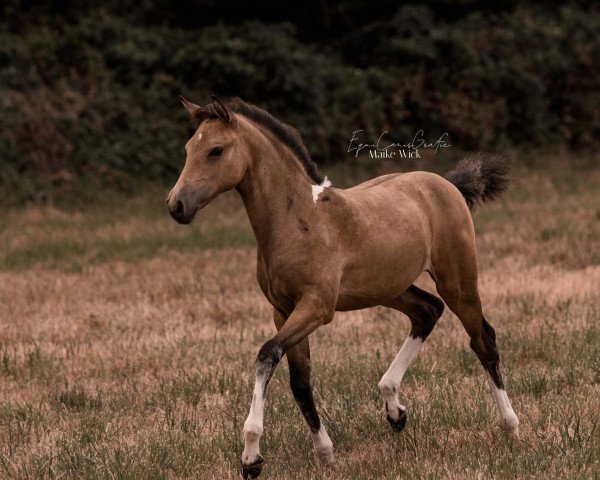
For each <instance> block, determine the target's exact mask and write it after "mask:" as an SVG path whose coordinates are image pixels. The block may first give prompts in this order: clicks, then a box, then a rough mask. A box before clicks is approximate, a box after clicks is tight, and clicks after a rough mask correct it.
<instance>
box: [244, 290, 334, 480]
mask: <svg viewBox="0 0 600 480" xmlns="http://www.w3.org/2000/svg"><path fill="white" fill-rule="evenodd" d="M333 311H334V310H333V307H328V306H327V305H325V304H324V303H323V301H322V299H321V298H320V297H319V296H318V295H314V294H312V295H311V294H309V293H305V294H304V296H303V297H302V299H301V300H300V302H299V303H298V304H297V305H296V308H295V309H294V311H293V312H292V314H291V315H290V317H289V318H288V319H287V320H286V321H285V323H284V324H283V325H282V327H281V328H280V329H279V331H278V332H277V334H276V335H275V336H274V337H273V338H272V339H271V340H269V341H267V342H266V343H265V344H264V345H263V346H262V347H261V349H260V351H259V353H258V357H257V358H256V377H255V382H254V393H253V395H252V404H251V405H250V412H249V414H248V417H247V418H246V421H245V422H244V451H243V452H242V476H243V477H244V478H255V477H257V476H258V475H259V474H260V472H261V470H262V464H263V458H262V456H261V455H260V449H259V443H260V437H261V436H262V432H263V412H264V401H265V395H266V391H267V385H268V384H269V381H270V380H271V377H272V376H273V372H274V371H275V368H276V367H277V365H278V364H279V361H280V360H281V357H282V356H283V355H284V354H285V353H287V352H289V351H290V350H291V349H292V348H293V347H295V346H296V345H298V344H299V343H301V342H302V341H303V340H304V339H306V337H308V335H310V334H311V333H312V332H314V331H315V330H316V329H317V328H318V327H319V326H321V325H323V324H325V323H328V322H330V321H331V319H332V318H333Z"/></svg>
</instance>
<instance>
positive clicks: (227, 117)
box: [212, 95, 233, 125]
mask: <svg viewBox="0 0 600 480" xmlns="http://www.w3.org/2000/svg"><path fill="white" fill-rule="evenodd" d="M212 101H213V103H212V104H213V108H214V109H215V113H216V114H217V116H218V117H219V118H220V119H221V120H222V121H223V123H224V124H225V125H229V124H230V123H231V121H232V120H233V114H232V113H231V110H229V108H227V107H226V106H225V104H224V103H223V102H222V101H221V100H219V99H218V98H217V97H216V96H214V95H213V96H212Z"/></svg>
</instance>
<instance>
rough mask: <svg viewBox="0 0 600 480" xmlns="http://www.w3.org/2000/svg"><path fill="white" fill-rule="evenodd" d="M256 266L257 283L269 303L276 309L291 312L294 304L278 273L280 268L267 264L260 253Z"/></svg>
mask: <svg viewBox="0 0 600 480" xmlns="http://www.w3.org/2000/svg"><path fill="white" fill-rule="evenodd" d="M256 266H257V271H256V277H257V280H258V284H259V286H260V288H261V290H262V292H263V294H264V296H265V297H266V298H267V300H268V301H269V303H271V305H273V306H274V307H275V308H277V309H278V310H281V311H283V312H288V313H289V312H291V311H292V310H293V308H294V304H293V301H292V299H291V298H290V295H289V292H288V288H286V284H285V282H284V281H283V278H282V275H281V273H280V270H281V269H280V268H277V267H276V266H273V265H267V263H266V262H265V261H264V259H263V258H262V256H261V255H260V253H259V255H258V261H257V265H256Z"/></svg>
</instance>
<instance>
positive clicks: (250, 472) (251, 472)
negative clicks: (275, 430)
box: [242, 455, 265, 480]
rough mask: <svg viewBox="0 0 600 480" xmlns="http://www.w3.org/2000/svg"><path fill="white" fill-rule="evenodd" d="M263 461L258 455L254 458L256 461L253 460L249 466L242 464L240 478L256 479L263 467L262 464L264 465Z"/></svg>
mask: <svg viewBox="0 0 600 480" xmlns="http://www.w3.org/2000/svg"><path fill="white" fill-rule="evenodd" d="M264 461H265V460H264V459H263V457H261V456H260V455H259V456H258V457H256V460H254V462H252V463H251V464H249V465H244V464H243V463H242V478H244V480H245V479H247V478H256V477H258V476H259V475H260V472H261V471H262V467H263V463H264Z"/></svg>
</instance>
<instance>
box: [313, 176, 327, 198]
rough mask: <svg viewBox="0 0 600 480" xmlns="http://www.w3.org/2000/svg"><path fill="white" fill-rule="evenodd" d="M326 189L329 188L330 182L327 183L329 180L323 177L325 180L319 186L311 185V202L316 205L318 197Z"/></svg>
mask: <svg viewBox="0 0 600 480" xmlns="http://www.w3.org/2000/svg"><path fill="white" fill-rule="evenodd" d="M327 187H331V182H330V181H329V179H328V178H327V177H325V180H323V183H322V184H321V185H313V186H312V197H313V201H314V202H315V203H317V200H318V199H319V195H321V193H323V191H324V190H325V189H326V188H327Z"/></svg>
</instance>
